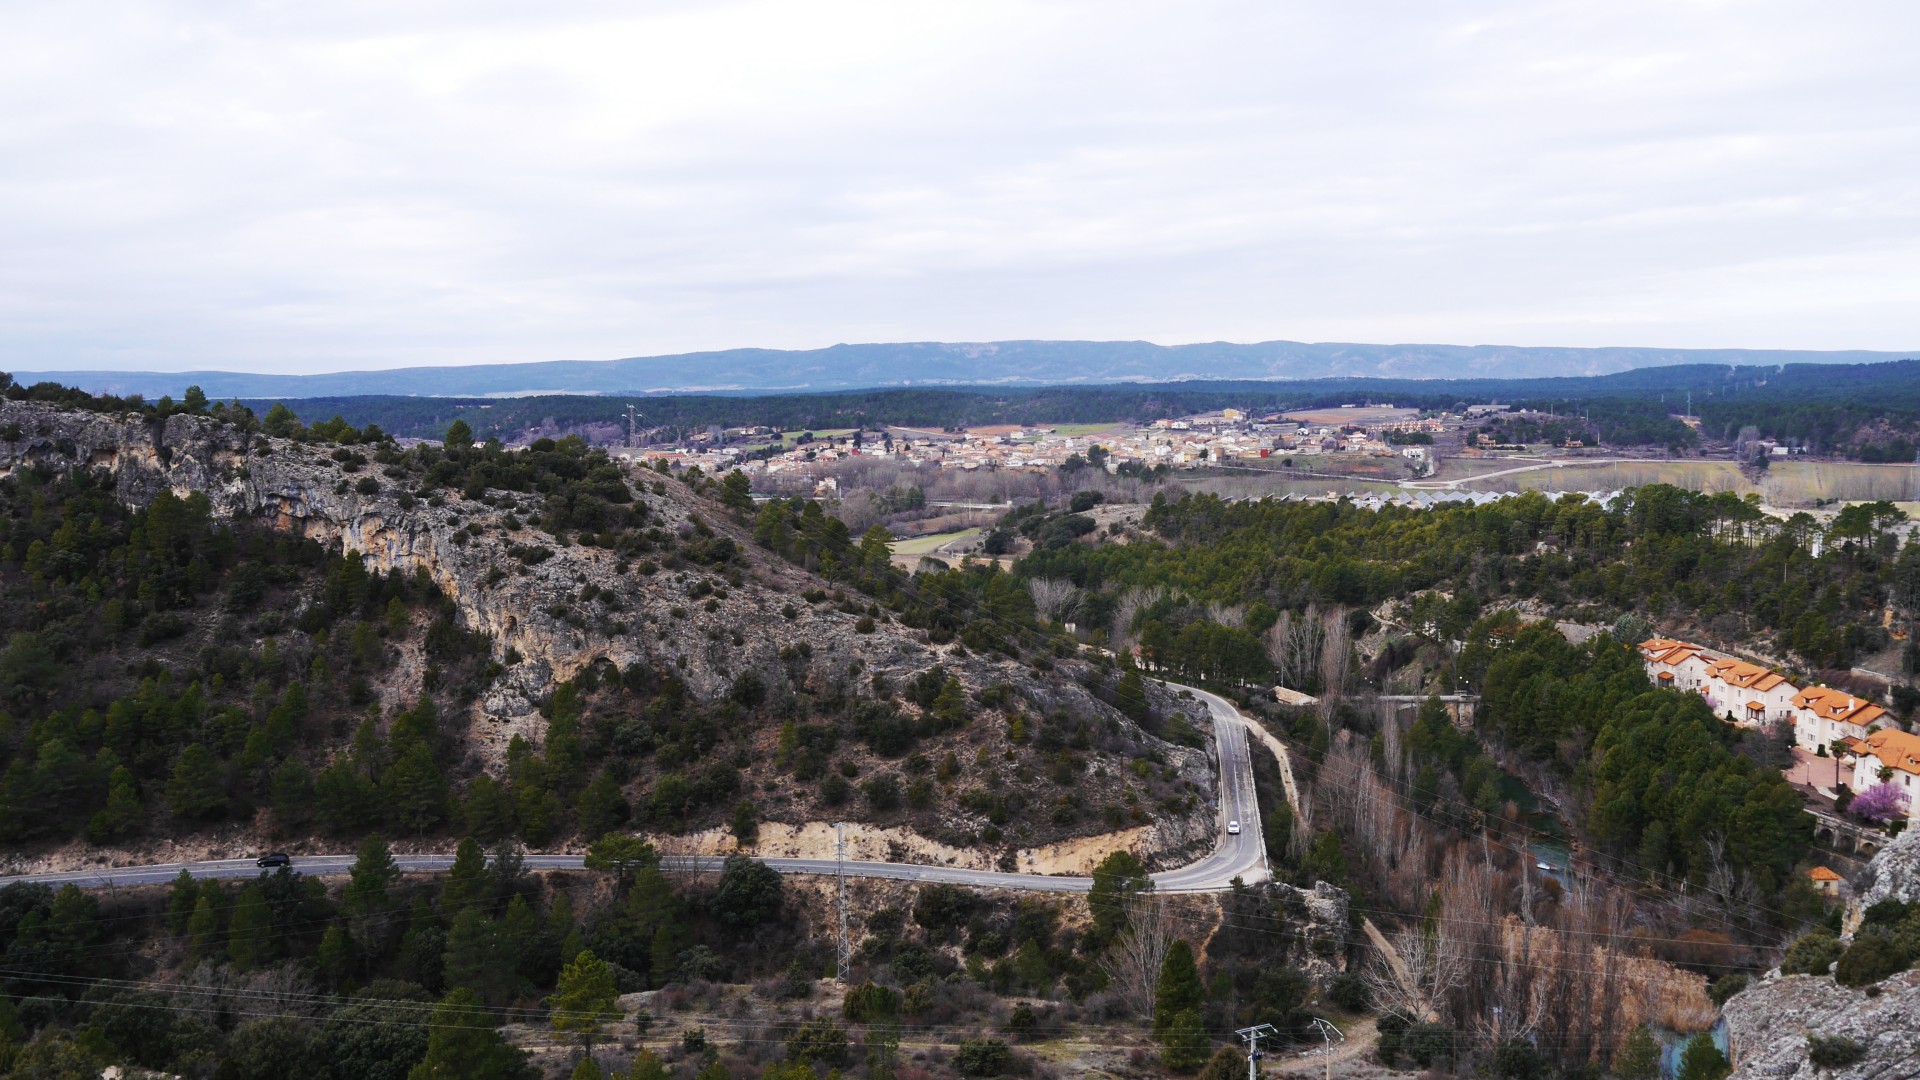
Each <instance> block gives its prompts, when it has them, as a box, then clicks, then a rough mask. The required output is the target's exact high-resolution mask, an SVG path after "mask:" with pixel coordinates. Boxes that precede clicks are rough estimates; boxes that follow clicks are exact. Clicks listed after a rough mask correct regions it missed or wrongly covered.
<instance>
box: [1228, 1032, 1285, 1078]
mask: <svg viewBox="0 0 1920 1080" xmlns="http://www.w3.org/2000/svg"><path fill="white" fill-rule="evenodd" d="M1234 1034H1235V1035H1238V1036H1240V1037H1241V1038H1242V1039H1245V1040H1246V1041H1247V1080H1260V1065H1259V1061H1260V1040H1261V1039H1269V1038H1272V1037H1273V1036H1275V1035H1278V1034H1279V1032H1278V1031H1276V1030H1274V1026H1273V1025H1272V1024H1255V1025H1254V1026H1252V1027H1248V1028H1241V1029H1240V1030H1238V1031H1236V1032H1234Z"/></svg>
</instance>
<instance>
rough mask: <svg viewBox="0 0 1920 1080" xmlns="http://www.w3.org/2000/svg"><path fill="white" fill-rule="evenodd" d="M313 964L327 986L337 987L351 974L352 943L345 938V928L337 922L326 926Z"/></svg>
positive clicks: (314, 955)
mask: <svg viewBox="0 0 1920 1080" xmlns="http://www.w3.org/2000/svg"><path fill="white" fill-rule="evenodd" d="M313 962H314V966H315V967H317V968H319V969H320V977H321V978H322V979H324V980H325V981H326V982H327V983H328V984H329V985H332V986H339V985H341V984H342V983H344V982H346V981H347V977H348V976H350V975H352V974H353V942H352V941H351V940H350V939H349V938H348V936H347V928H346V927H344V926H342V925H340V924H339V923H337V922H336V923H329V924H327V932H326V933H325V934H322V935H321V936H320V947H319V949H318V950H317V951H315V953H314V954H313Z"/></svg>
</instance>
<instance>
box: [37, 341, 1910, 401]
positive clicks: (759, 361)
mask: <svg viewBox="0 0 1920 1080" xmlns="http://www.w3.org/2000/svg"><path fill="white" fill-rule="evenodd" d="M1914 355H1920V352H1917V353H1890V352H1866V351H1846V352H1806V351H1795V350H1785V349H1648V348H1602V349H1567V348H1551V347H1548V348H1537V347H1523V346H1510V345H1355V344H1346V343H1338V342H1322V343H1312V344H1309V343H1304V342H1298V341H1263V342H1259V343H1256V344H1250V345H1241V344H1235V343H1232V342H1209V343H1205V344H1199V345H1155V344H1153V343H1152V342H1146V341H990V342H979V343H944V342H901V343H896V344H878V345H834V346H830V347H828V348H824V349H799V350H783V349H725V350H721V351H718V352H699V353H679V354H675V355H671V356H638V357H629V358H627V359H624V360H584V361H574V360H563V361H551V362H546V363H533V364H473V365H464V366H449V367H412V368H393V369H391V370H386V371H345V372H337V373H333V374H326V375H265V374H249V373H245V372H233V371H185V372H135V371H18V372H15V373H14V376H15V378H16V379H18V380H20V381H21V382H25V383H33V382H41V381H52V382H59V383H62V384H65V385H68V386H76V387H79V388H80V389H82V390H87V391H90V392H94V393H107V394H121V395H125V394H135V393H138V394H144V395H147V396H148V397H158V396H160V395H162V394H174V395H178V394H179V393H180V392H181V391H182V390H183V389H184V388H186V387H187V386H193V385H197V386H199V387H200V388H201V389H202V390H204V391H205V392H206V393H207V394H208V395H209V396H210V397H215V398H231V397H240V398H313V397H342V396H354V395H363V394H388V395H402V396H419V397H482V396H501V397H506V396H520V395H527V394H648V393H687V392H704V393H766V392H794V391H800V392H805V391H816V390H848V389H860V388H870V387H901V386H915V387H920V386H969V385H971V386H980V385H1006V386H1061V385H1073V384H1089V385H1095V384H1113V383H1125V382H1144V383H1165V382H1182V381H1189V380H1196V379H1206V380H1223V379H1253V380H1280V379H1286V380H1292V379H1324V378H1336V377H1349V378H1352V377H1360V378H1390V379H1467V378H1482V379H1509V378H1543V377H1555V376H1591V375H1607V374H1612V373H1616V372H1621V371H1629V370H1634V369H1638V368H1650V367H1665V366H1669V365H1675V364H1727V365H1744V366H1765V365H1775V364H1805V363H1816V364H1867V363H1876V362H1883V361H1888V360H1897V359H1902V358H1905V357H1909V356H1914Z"/></svg>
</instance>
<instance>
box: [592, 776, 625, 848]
mask: <svg viewBox="0 0 1920 1080" xmlns="http://www.w3.org/2000/svg"><path fill="white" fill-rule="evenodd" d="M579 810H580V835H582V836H604V835H606V834H607V833H609V832H611V831H613V830H614V829H616V828H618V827H619V826H620V825H621V823H623V822H625V821H626V820H627V815H628V814H629V813H630V812H631V808H630V807H628V805H627V799H626V796H624V795H622V794H621V793H620V782H619V781H618V780H615V779H614V778H613V774H612V773H610V772H608V771H607V770H605V769H601V770H600V771H599V772H598V773H596V774H595V775H594V778H593V782H592V783H590V784H588V785H587V787H586V790H584V791H582V792H581V793H580V804H579Z"/></svg>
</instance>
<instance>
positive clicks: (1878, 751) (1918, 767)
mask: <svg viewBox="0 0 1920 1080" xmlns="http://www.w3.org/2000/svg"><path fill="white" fill-rule="evenodd" d="M1847 750H1848V751H1849V752H1850V753H1852V754H1853V757H1854V766H1853V775H1854V785H1853V786H1854V788H1855V789H1856V790H1858V791H1865V790H1866V789H1867V788H1868V787H1871V786H1872V785H1870V784H1868V783H1867V781H1866V778H1867V776H1868V775H1873V774H1877V773H1878V772H1879V771H1880V770H1881V769H1886V770H1888V771H1889V775H1888V779H1887V780H1886V783H1889V784H1892V785H1893V786H1895V787H1897V788H1899V789H1900V790H1902V791H1904V792H1906V793H1907V817H1908V818H1910V819H1911V818H1916V817H1920V735H1909V734H1907V733H1906V732H1904V731H1901V730H1899V729H1897V728H1880V729H1878V730H1876V731H1874V732H1873V733H1872V734H1871V735H1868V736H1867V737H1866V738H1864V739H1849V740H1848V741H1847ZM1875 779H1876V780H1878V776H1877V775H1875Z"/></svg>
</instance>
